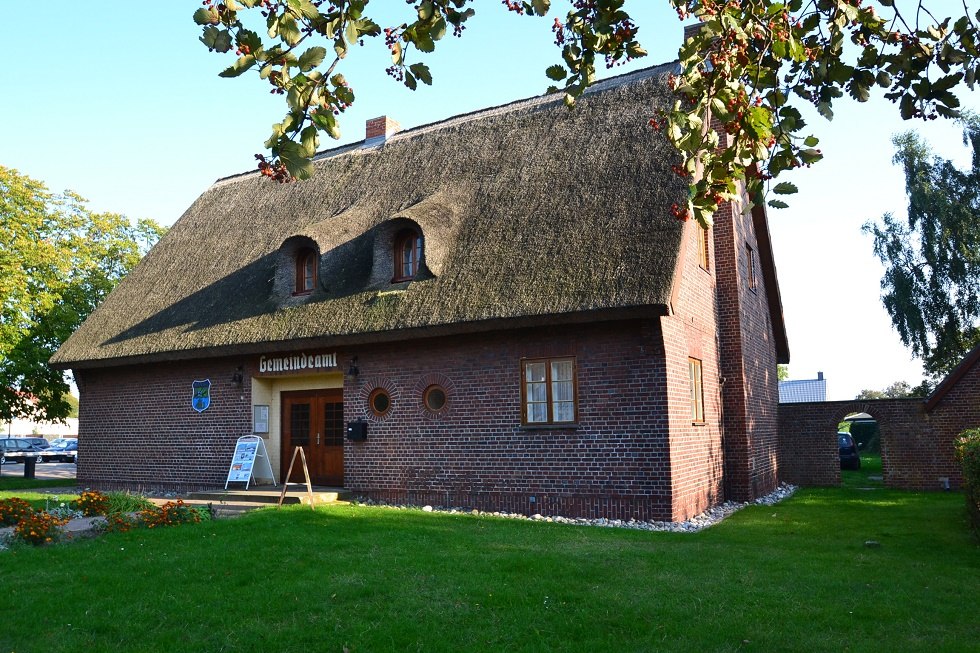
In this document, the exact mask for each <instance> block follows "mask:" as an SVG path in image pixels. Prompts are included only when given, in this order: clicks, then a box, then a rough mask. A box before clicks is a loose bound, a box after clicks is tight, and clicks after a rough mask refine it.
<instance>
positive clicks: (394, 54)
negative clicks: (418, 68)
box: [391, 41, 405, 66]
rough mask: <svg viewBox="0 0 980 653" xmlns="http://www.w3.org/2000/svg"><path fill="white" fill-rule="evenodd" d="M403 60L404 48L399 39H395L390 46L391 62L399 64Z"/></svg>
mask: <svg viewBox="0 0 980 653" xmlns="http://www.w3.org/2000/svg"><path fill="white" fill-rule="evenodd" d="M404 61H405V50H404V49H403V48H402V44H401V42H400V41H395V43H394V44H393V45H392V46H391V63H393V64H395V65H396V66H398V65H401V64H402V63H403V62H404Z"/></svg>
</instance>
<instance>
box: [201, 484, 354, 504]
mask: <svg viewBox="0 0 980 653" xmlns="http://www.w3.org/2000/svg"><path fill="white" fill-rule="evenodd" d="M281 493H282V487H278V488H259V489H248V490H211V491H207V492H191V493H189V494H188V495H187V496H186V497H184V502H185V503H191V502H194V503H195V504H198V505H200V504H204V503H211V504H212V505H215V506H217V505H222V506H226V505H228V506H230V505H249V504H255V506H253V507H258V506H261V505H274V504H276V503H278V502H279V496H280V495H281ZM350 496H351V495H350V492H348V491H347V490H344V489H343V488H327V487H314V488H313V503H314V505H321V504H326V503H337V502H345V501H348V500H349V499H350ZM309 502H310V497H309V494H308V493H307V491H306V486H305V485H294V484H290V485H289V486H288V489H287V490H286V496H285V498H284V499H283V503H284V504H297V503H303V504H309Z"/></svg>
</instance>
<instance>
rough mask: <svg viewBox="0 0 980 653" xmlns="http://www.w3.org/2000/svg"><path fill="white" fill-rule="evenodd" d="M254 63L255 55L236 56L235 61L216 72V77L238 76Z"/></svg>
mask: <svg viewBox="0 0 980 653" xmlns="http://www.w3.org/2000/svg"><path fill="white" fill-rule="evenodd" d="M254 65H255V57H254V56H252V55H250V54H246V55H243V56H241V57H238V59H236V60H235V63H233V64H232V65H231V66H229V67H228V68H225V69H224V70H222V71H221V72H220V73H218V77H238V76H239V75H241V74H242V73H244V72H245V71H246V70H248V69H249V68H251V67H252V66H254Z"/></svg>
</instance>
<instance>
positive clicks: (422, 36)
mask: <svg viewBox="0 0 980 653" xmlns="http://www.w3.org/2000/svg"><path fill="white" fill-rule="evenodd" d="M412 40H413V42H414V43H415V47H417V48H418V49H419V52H433V51H434V50H435V49H436V44H435V43H434V42H433V41H432V37H431V36H429V33H428V32H416V34H415V38H414V39H412Z"/></svg>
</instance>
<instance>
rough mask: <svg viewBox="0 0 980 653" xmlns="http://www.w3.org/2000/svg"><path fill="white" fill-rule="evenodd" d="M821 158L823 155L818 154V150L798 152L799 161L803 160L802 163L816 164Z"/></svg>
mask: <svg viewBox="0 0 980 653" xmlns="http://www.w3.org/2000/svg"><path fill="white" fill-rule="evenodd" d="M822 158H823V154H821V153H820V150H814V149H805V150H800V159H802V160H803V163H816V162H817V161H819V160H820V159H822Z"/></svg>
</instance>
